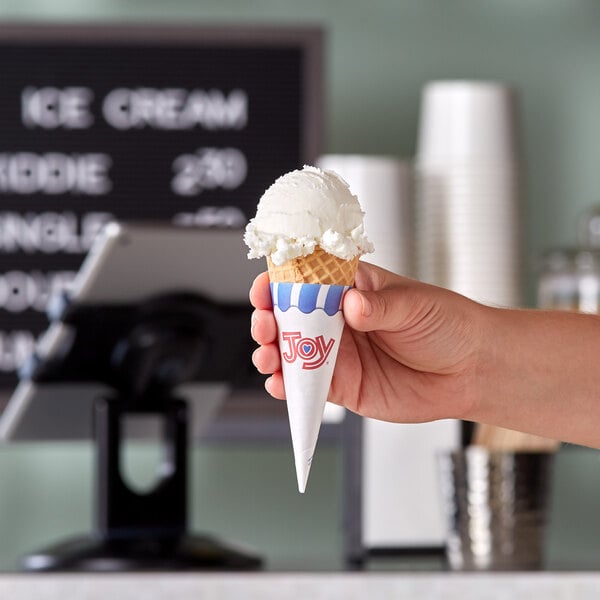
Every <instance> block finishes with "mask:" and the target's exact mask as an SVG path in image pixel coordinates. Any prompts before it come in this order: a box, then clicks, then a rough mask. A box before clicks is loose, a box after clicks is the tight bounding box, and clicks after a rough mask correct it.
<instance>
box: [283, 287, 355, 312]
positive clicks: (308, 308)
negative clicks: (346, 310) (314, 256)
mask: <svg viewBox="0 0 600 600" xmlns="http://www.w3.org/2000/svg"><path fill="white" fill-rule="evenodd" d="M351 287H352V286H350V285H332V284H325V283H285V282H272V283H271V298H272V299H273V305H274V306H277V307H279V310H281V311H283V312H285V311H287V310H288V309H289V308H290V307H291V306H295V307H296V308H298V309H299V310H300V311H301V312H303V313H305V314H308V313H311V312H313V311H314V310H316V309H321V310H323V311H325V313H326V314H327V315H329V316H330V317H331V316H333V315H335V313H337V312H338V311H339V310H340V309H341V305H342V299H343V297H344V294H345V293H346V292H347V291H348V290H349V289H350V288H351Z"/></svg>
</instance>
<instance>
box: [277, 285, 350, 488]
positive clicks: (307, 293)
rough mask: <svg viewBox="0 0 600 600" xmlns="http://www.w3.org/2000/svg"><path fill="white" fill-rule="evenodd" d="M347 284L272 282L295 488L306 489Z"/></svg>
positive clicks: (333, 360) (332, 365)
mask: <svg viewBox="0 0 600 600" xmlns="http://www.w3.org/2000/svg"><path fill="white" fill-rule="evenodd" d="M348 289H349V286H341V285H326V284H317V283H271V296H272V298H273V310H274V313H275V319H276V320H277V325H278V329H279V334H278V336H279V349H280V353H281V365H282V371H283V380H284V385H285V394H286V398H287V407H288V416H289V421H290V430H291V434H292V445H293V448H294V459H295V463H296V475H297V478H298V489H299V491H300V492H301V493H303V492H304V490H305V489H306V482H307V480H308V474H309V472H310V466H311V463H312V459H313V454H314V451H315V447H316V445H317V440H318V437H319V429H320V427H321V420H322V418H323V410H324V409H325V403H326V401H327V396H328V394H329V387H330V385H331V378H332V376H333V369H334V367H335V360H336V357H337V353H338V349H339V345H340V338H341V336H342V330H343V328H344V317H343V315H342V312H341V303H342V299H343V296H344V294H345V293H346V291H347V290H348Z"/></svg>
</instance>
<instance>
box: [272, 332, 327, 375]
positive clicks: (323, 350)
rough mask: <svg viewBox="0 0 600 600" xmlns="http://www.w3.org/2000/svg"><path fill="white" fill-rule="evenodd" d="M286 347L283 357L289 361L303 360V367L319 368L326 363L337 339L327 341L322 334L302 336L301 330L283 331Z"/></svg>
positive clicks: (282, 335)
mask: <svg viewBox="0 0 600 600" xmlns="http://www.w3.org/2000/svg"><path fill="white" fill-rule="evenodd" d="M281 337H282V338H283V341H284V343H285V344H286V348H285V349H284V351H283V352H282V356H283V359H284V360H285V361H286V362H288V363H293V362H296V360H298V359H300V360H301V361H302V368H303V369H318V368H319V367H320V366H322V365H323V364H325V361H326V360H327V357H328V356H329V353H330V352H331V349H332V348H333V344H334V343H335V340H334V339H333V338H331V339H330V340H329V341H328V342H325V338H324V337H323V336H322V335H318V336H317V337H315V338H311V337H302V334H301V333H300V332H299V331H283V332H282V333H281Z"/></svg>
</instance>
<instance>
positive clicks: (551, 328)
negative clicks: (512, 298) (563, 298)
mask: <svg viewBox="0 0 600 600" xmlns="http://www.w3.org/2000/svg"><path fill="white" fill-rule="evenodd" d="M484 322H485V323H486V325H485V326H484V327H483V331H484V338H487V339H483V344H482V347H481V348H480V350H479V353H478V354H479V361H478V367H477V370H476V371H477V376H476V379H477V380H478V381H479V384H480V385H479V393H478V399H477V401H476V402H475V403H474V404H473V414H472V420H474V421H478V422H483V423H490V424H495V425H500V426H503V427H508V428H511V429H517V430H521V431H528V432H530V433H536V434H538V435H542V436H545V437H550V438H555V439H561V440H563V441H567V442H573V443H577V444H582V445H587V446H594V447H600V317H598V316H595V315H582V314H576V313H567V312H549V311H535V310H502V309H492V308H489V309H488V308H485V309H484Z"/></svg>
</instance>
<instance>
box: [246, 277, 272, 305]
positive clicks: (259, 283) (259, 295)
mask: <svg viewBox="0 0 600 600" xmlns="http://www.w3.org/2000/svg"><path fill="white" fill-rule="evenodd" d="M250 302H251V304H252V306H254V307H255V308H259V309H263V310H264V309H271V308H272V307H273V302H272V300H271V288H270V286H269V274H268V273H267V272H266V271H265V272H264V273H261V274H260V275H258V276H257V277H256V279H255V280H254V282H253V283H252V287H251V288H250Z"/></svg>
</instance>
